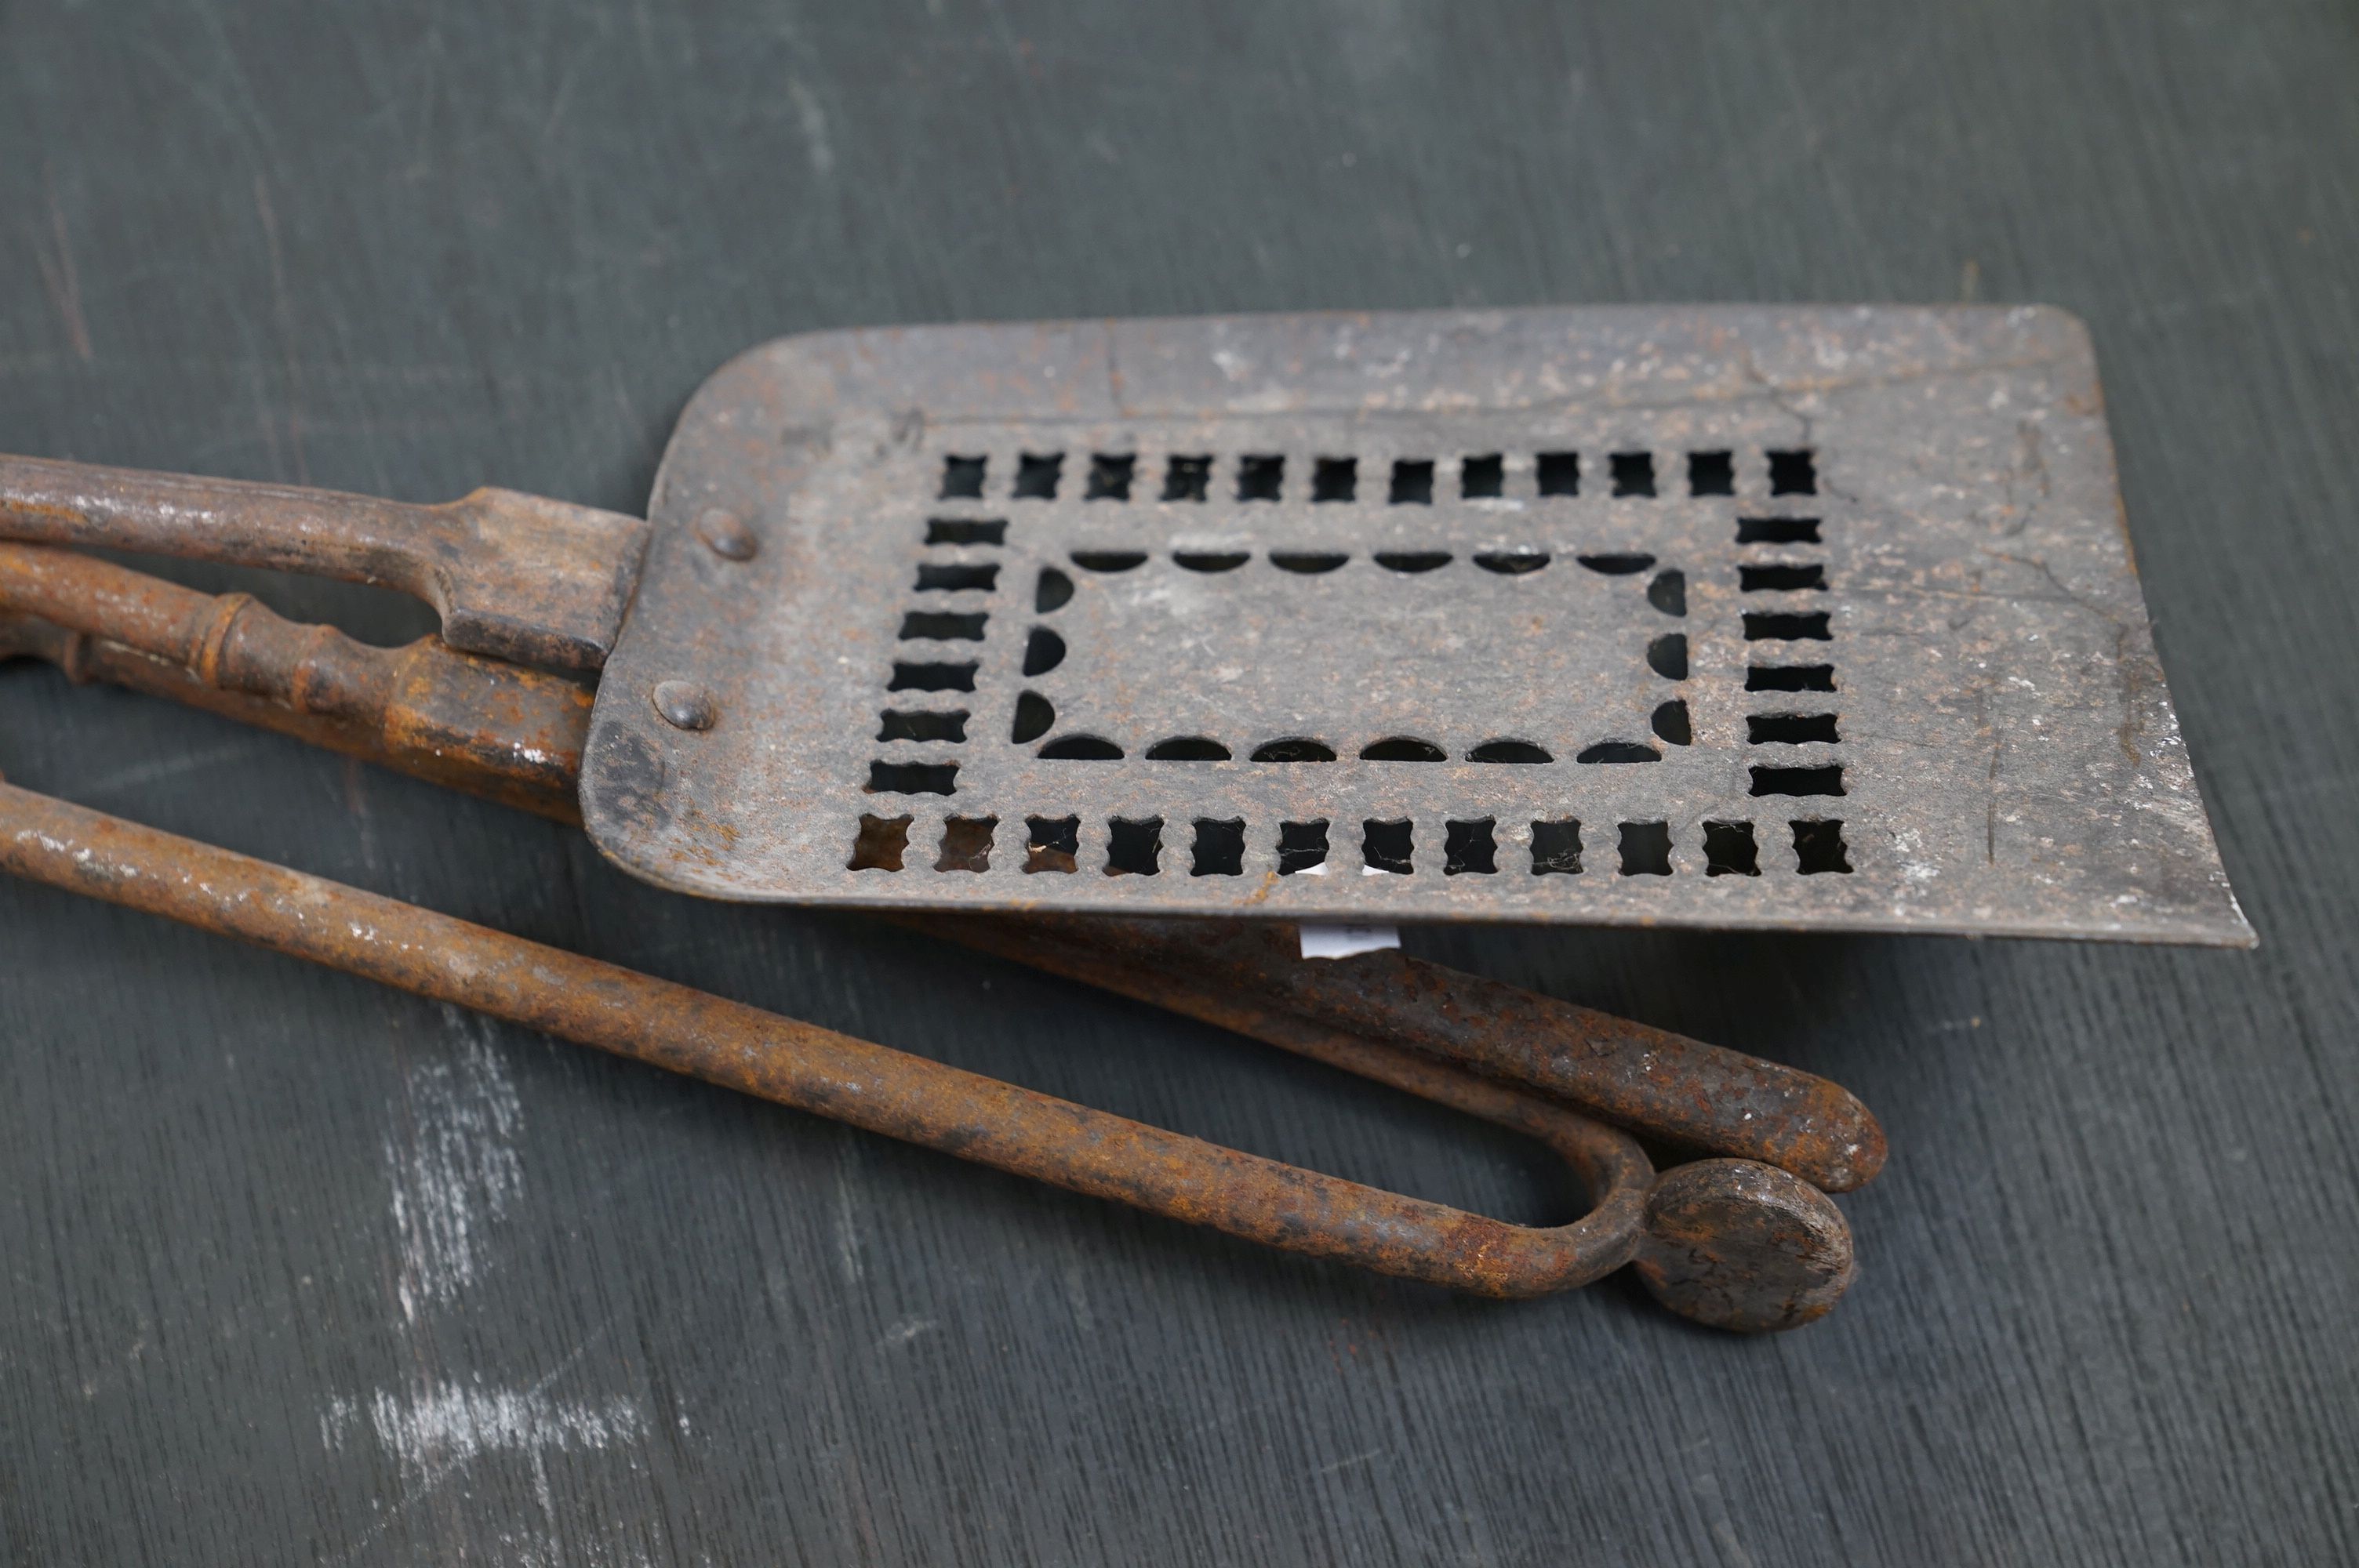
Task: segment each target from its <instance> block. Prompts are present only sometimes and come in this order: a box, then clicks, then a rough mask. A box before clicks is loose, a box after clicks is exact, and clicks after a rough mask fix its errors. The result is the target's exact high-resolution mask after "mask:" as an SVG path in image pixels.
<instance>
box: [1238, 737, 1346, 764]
mask: <svg viewBox="0 0 2359 1568" xmlns="http://www.w3.org/2000/svg"><path fill="white" fill-rule="evenodd" d="M1253 760H1254V761H1255V762H1333V761H1334V760H1335V748H1334V747H1332V746H1330V745H1329V744H1327V742H1326V741H1313V740H1311V739H1310V737H1309V736H1307V735H1289V736H1288V737H1287V738H1286V739H1285V740H1283V741H1269V742H1268V743H1267V744H1266V745H1261V746H1256V747H1255V748H1254V754H1253Z"/></svg>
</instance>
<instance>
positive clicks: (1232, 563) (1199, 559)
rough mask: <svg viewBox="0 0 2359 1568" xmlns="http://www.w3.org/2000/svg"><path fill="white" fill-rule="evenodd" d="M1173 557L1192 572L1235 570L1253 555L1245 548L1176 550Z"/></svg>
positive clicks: (1172, 554)
mask: <svg viewBox="0 0 2359 1568" xmlns="http://www.w3.org/2000/svg"><path fill="white" fill-rule="evenodd" d="M1171 558H1172V559H1173V560H1175V561H1177V562H1179V563H1180V566H1181V567H1183V568H1186V569H1187V570H1189V571H1191V572H1233V571H1234V570H1236V569H1237V568H1239V567H1241V566H1243V565H1245V563H1246V562H1247V561H1249V560H1251V559H1253V557H1252V555H1251V554H1250V553H1249V552H1247V551H1245V550H1174V551H1173V552H1172V553H1171Z"/></svg>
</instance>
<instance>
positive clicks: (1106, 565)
mask: <svg viewBox="0 0 2359 1568" xmlns="http://www.w3.org/2000/svg"><path fill="white" fill-rule="evenodd" d="M1146 559H1147V552H1146V551H1144V550H1075V551H1074V552H1073V564H1074V565H1075V566H1077V567H1079V568H1082V570H1083V571H1085V572H1126V571H1128V570H1129V569H1130V568H1133V567H1135V566H1137V565H1138V564H1139V563H1141V562H1142V561H1144V560H1146Z"/></svg>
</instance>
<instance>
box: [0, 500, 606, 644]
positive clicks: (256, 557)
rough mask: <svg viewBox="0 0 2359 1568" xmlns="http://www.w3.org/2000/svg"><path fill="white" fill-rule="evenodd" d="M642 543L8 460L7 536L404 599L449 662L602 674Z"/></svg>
mask: <svg viewBox="0 0 2359 1568" xmlns="http://www.w3.org/2000/svg"><path fill="white" fill-rule="evenodd" d="M647 535H648V525H647V524H646V523H645V522H643V521H641V520H640V519H638V518H636V517H625V516H622V515H621V514H616V513H612V512H601V511H598V510H597V509H595V508H593V507H588V506H571V505H567V504H565V503H562V502H556V501H546V500H543V499H541V498H540V497H538V496H531V495H521V494H518V493H516V492H514V491H506V490H478V491H476V492H474V493H473V494H472V495H468V496H465V497H463V498H462V499H460V500H458V501H453V502H450V503H445V504H443V505H440V506H419V505H412V504H409V503H403V502H397V501H380V500H377V499H375V498H373V497H370V496H364V495H345V494H342V493H339V492H335V491H327V490H306V489H299V488H297V487H294V486H290V485H277V484H253V483H248V482H245V481H235V480H222V479H200V478H197V477H194V476H191V475H188V474H168V473H150V472H147V471H145V470H137V469H114V468H100V467H96V466H94V465H92V464H87V463H70V462H57V461H52V460H49V459H45V458H18V457H0V537H7V538H14V539H22V540H27V541H29V542H32V543H36V544H50V545H71V546H78V547H82V548H109V549H119V550H144V551H148V552H151V553H153V554H156V555H164V556H181V557H190V558H192V559H198V560H211V561H228V562H234V563H235V564H238V565H241V566H252V567H271V568H277V569H279V570H282V571H293V572H305V573H309V574H311V575H313V576H318V577H332V578H341V579H345V580H347V581H352V582H366V583H375V584H377V585H380V586H382V587H386V588H394V589H401V590H402V591H404V592H406V593H410V594H414V595H416V596H417V597H418V598H419V599H422V600H425V601H426V602H427V603H429V604H430V605H432V606H433V607H434V609H435V611H437V612H438V613H439V614H440V616H441V617H442V640H443V641H444V642H445V643H449V644H450V645H451V647H453V648H457V649H460V650H462V651H463V652H466V653H471V654H484V655H485V656H487V657H491V658H500V659H512V660H516V661H517V662H519V663H524V664H535V665H552V666H555V667H557V668H560V669H582V670H593V669H597V668H599V667H600V666H601V665H603V664H604V663H605V662H606V655H607V654H609V653H611V652H612V651H613V650H614V638H615V636H616V635H617V634H618V633H619V632H620V631H621V629H622V623H623V614H624V611H625V610H626V609H628V607H629V605H630V600H631V593H632V590H633V589H635V588H636V585H637V581H638V571H639V561H640V557H642V556H644V555H645V554H646V551H647Z"/></svg>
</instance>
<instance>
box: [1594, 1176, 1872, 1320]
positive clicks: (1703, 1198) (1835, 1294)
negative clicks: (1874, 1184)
mask: <svg viewBox="0 0 2359 1568" xmlns="http://www.w3.org/2000/svg"><path fill="white" fill-rule="evenodd" d="M1633 1261H1634V1263H1635V1265H1636V1268H1637V1271H1638V1277H1639V1279H1640V1280H1641V1281H1644V1282H1645V1284H1646V1287H1647V1291H1648V1292H1649V1293H1651V1294H1652V1295H1653V1296H1654V1298H1655V1299H1656V1300H1657V1301H1658V1302H1660V1303H1663V1305H1665V1306H1667V1307H1669V1308H1670V1310H1671V1311H1673V1312H1675V1313H1678V1314H1680V1316H1681V1317H1686V1318H1692V1319H1693V1320H1694V1321H1696V1322H1698V1323H1701V1324H1707V1325H1711V1326H1712V1327H1714V1328H1726V1329H1733V1330H1734V1331H1736V1332H1737V1333H1740V1334H1764V1333H1772V1332H1775V1331H1777V1330H1779V1329H1787V1328H1799V1327H1800V1326H1801V1325H1804V1324H1806V1323H1810V1322H1812V1321H1814V1320H1816V1319H1818V1318H1821V1317H1823V1316H1825V1315H1826V1314H1827V1313H1828V1312H1830V1311H1831V1310H1832V1308H1833V1307H1834V1304H1835V1303H1836V1302H1838V1301H1840V1300H1842V1299H1843V1292H1845V1291H1846V1290H1848V1289H1850V1288H1851V1281H1852V1276H1853V1274H1854V1272H1855V1271H1856V1266H1857V1265H1856V1260H1855V1259H1854V1255H1853V1250H1852V1237H1851V1226H1850V1225H1849V1224H1848V1223H1847V1222H1845V1220H1844V1219H1843V1211H1842V1210H1840V1209H1838V1208H1836V1207H1835V1206H1834V1201H1833V1200H1832V1198H1830V1197H1828V1196H1827V1195H1826V1194H1824V1193H1822V1192H1821V1191H1819V1189H1818V1188H1816V1187H1814V1186H1812V1185H1810V1184H1809V1183H1808V1182H1805V1181H1803V1180H1802V1179H1801V1178H1800V1177H1799V1176H1795V1175H1792V1174H1789V1173H1787V1172H1784V1171H1781V1170H1778V1169H1777V1167H1776V1166H1774V1165H1764V1164H1762V1163H1760V1162H1757V1161H1753V1160H1699V1161H1696V1162H1694V1163H1693V1164H1688V1165H1680V1166H1677V1167H1675V1168H1673V1169H1671V1170H1669V1171H1666V1172H1664V1173H1663V1174H1662V1175H1661V1176H1660V1177H1659V1178H1658V1180H1657V1181H1656V1183H1655V1185H1654V1187H1653V1189H1652V1190H1651V1191H1650V1192H1649V1193H1648V1194H1647V1221H1646V1228H1645V1230H1644V1231H1643V1232H1642V1233H1641V1235H1640V1238H1639V1241H1638V1253H1637V1256H1636V1259H1635V1260H1633Z"/></svg>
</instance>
